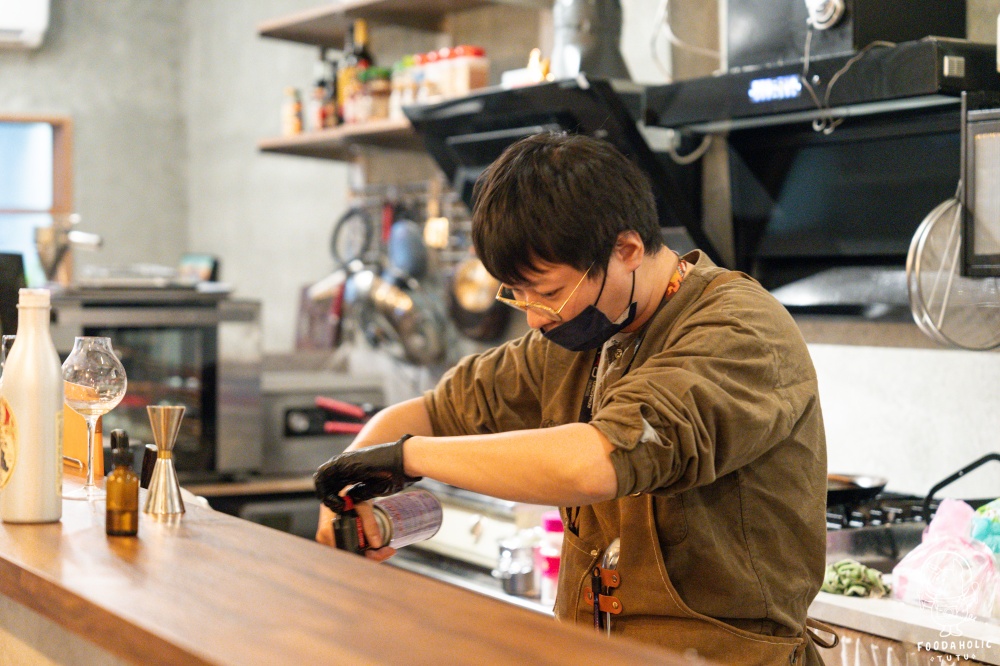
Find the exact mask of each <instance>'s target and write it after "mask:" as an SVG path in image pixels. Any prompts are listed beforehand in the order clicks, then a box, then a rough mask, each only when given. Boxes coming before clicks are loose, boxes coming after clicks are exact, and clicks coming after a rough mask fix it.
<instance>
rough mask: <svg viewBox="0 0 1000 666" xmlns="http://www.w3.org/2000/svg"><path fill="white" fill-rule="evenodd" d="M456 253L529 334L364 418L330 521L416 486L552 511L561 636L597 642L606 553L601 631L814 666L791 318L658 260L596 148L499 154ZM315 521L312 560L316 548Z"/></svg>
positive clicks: (818, 531)
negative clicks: (558, 551)
mask: <svg viewBox="0 0 1000 666" xmlns="http://www.w3.org/2000/svg"><path fill="white" fill-rule="evenodd" d="M472 233H473V242H474V244H475V247H476V251H477V253H478V255H479V257H480V258H481V259H482V261H483V263H484V264H485V266H486V268H487V269H488V270H489V272H490V273H491V274H492V275H494V276H495V277H497V278H498V279H499V280H500V281H501V282H502V283H503V285H504V286H503V288H502V289H501V292H500V293H499V294H498V299H500V300H502V301H503V302H505V303H507V304H509V305H513V306H514V307H517V308H519V309H522V310H524V311H525V312H526V313H527V323H528V325H529V326H530V327H531V329H532V330H531V331H530V332H529V333H527V334H526V335H525V336H524V337H522V338H520V339H517V340H513V341H510V342H507V343H505V344H502V345H500V346H499V347H497V348H495V349H492V350H490V351H487V352H485V353H483V354H479V355H474V356H470V357H467V358H465V359H463V360H462V361H460V362H459V363H458V365H457V366H456V367H454V368H452V369H451V370H450V371H449V372H448V373H447V374H446V375H445V376H444V377H443V378H442V380H441V382H440V383H439V384H438V386H437V387H436V388H435V389H434V390H432V391H429V392H428V393H427V394H426V395H425V396H423V397H422V398H417V399H414V400H410V401H407V402H403V403H400V404H398V405H395V406H392V407H390V408H388V409H385V410H383V411H382V412H380V413H379V414H378V415H377V416H376V417H375V418H373V419H372V420H371V421H370V422H369V423H368V424H367V425H366V426H365V428H364V430H362V432H361V433H360V434H359V435H358V438H357V440H356V441H355V442H354V444H352V445H351V447H350V451H348V452H345V453H344V454H342V455H341V456H338V457H335V458H333V459H332V460H330V461H329V462H327V463H326V464H324V465H323V466H322V467H321V468H320V470H319V471H318V472H317V475H316V481H317V490H318V492H319V494H320V496H321V497H322V498H323V499H324V501H325V503H326V504H328V505H329V506H330V507H332V508H333V509H335V510H336V509H339V508H340V507H341V506H342V502H341V500H340V497H339V495H340V494H341V493H342V492H343V490H344V488H345V487H346V486H348V485H349V484H353V483H359V484H361V485H358V486H356V487H355V488H354V489H353V490H352V491H351V494H352V497H354V499H357V500H365V499H370V498H372V497H375V496H377V495H380V494H389V493H393V492H398V491H399V490H401V489H402V488H403V487H405V486H406V485H408V484H409V483H411V482H413V481H415V480H416V479H417V477H423V476H428V477H431V478H434V479H437V480H439V481H443V482H445V483H449V484H452V485H455V486H459V487H461V488H466V489H469V490H472V491H475V492H479V493H484V494H487V495H492V496H495V497H500V498H503V499H507V500H514V501H519V502H531V503H536V504H551V505H557V506H561V507H565V508H563V509H562V514H563V520H564V523H565V525H566V532H565V541H564V547H563V553H562V563H561V570H560V577H559V590H558V597H557V600H556V608H555V612H556V616H557V617H558V618H559V619H561V620H564V621H573V622H580V623H593V618H594V615H595V614H594V601H593V597H592V596H591V597H590V598H589V599H588V594H587V593H588V591H589V590H591V589H592V587H591V586H592V580H591V576H592V574H593V568H594V567H595V566H596V565H598V564H599V563H600V559H601V555H602V554H603V552H604V550H605V549H606V548H607V547H608V546H609V545H610V544H611V542H612V541H613V540H615V539H616V538H617V539H620V555H619V559H618V567H617V572H618V574H619V576H620V581H619V583H618V586H617V587H612V588H611V589H610V594H603V595H600V596H599V599H598V603H599V604H600V605H601V606H602V607H603V608H605V609H607V610H609V611H611V612H612V613H613V614H612V619H611V631H612V633H616V634H621V635H624V636H630V637H633V638H636V639H638V640H643V641H647V642H650V643H655V644H659V645H662V646H665V647H668V648H672V649H674V650H691V649H693V650H696V651H697V652H698V653H699V654H701V655H702V656H704V657H706V658H709V659H713V660H717V661H720V662H723V663H747V664H765V663H778V662H781V663H789V662H791V663H802V662H803V660H805V661H806V662H808V663H821V662H820V660H819V659H820V658H819V655H818V653H817V652H816V649H815V647H814V646H813V643H812V641H811V640H810V638H809V636H808V635H807V633H806V628H805V623H806V610H807V608H808V606H809V603H810V602H811V601H812V599H813V597H814V596H815V595H816V593H817V591H818V589H819V587H820V584H821V582H822V579H823V572H824V564H825V549H826V533H825V532H826V527H825V504H826V445H825V440H824V433H823V423H822V416H821V413H820V404H819V397H818V393H817V384H816V376H815V371H814V369H813V366H812V362H811V361H810V358H809V354H808V351H807V349H806V345H805V343H804V341H803V340H802V337H801V335H800V334H799V331H798V329H797V328H796V326H795V324H794V322H793V321H792V319H791V317H790V316H789V315H788V313H787V312H786V311H785V310H784V309H783V308H782V307H781V306H780V305H779V304H778V303H777V302H776V301H775V300H774V299H773V298H772V297H771V296H770V295H769V294H768V293H767V292H766V291H765V290H764V289H762V288H761V287H760V285H758V284H757V283H756V282H755V281H753V280H751V279H750V278H748V277H746V276H745V275H743V274H741V273H735V272H731V271H726V270H724V269H722V268H718V267H716V266H714V265H713V264H712V262H711V261H710V260H709V259H708V258H707V257H706V256H705V255H704V254H703V253H700V252H692V253H691V254H689V255H686V256H685V257H683V258H680V257H678V256H677V255H676V254H675V253H673V252H672V251H670V250H669V249H668V248H666V247H664V246H663V244H662V241H661V239H660V230H659V227H658V224H657V217H656V210H655V203H654V201H653V196H652V193H651V190H650V187H649V184H648V182H647V181H646V180H645V177H644V176H643V174H642V173H641V172H640V171H639V170H638V169H637V168H636V167H635V166H634V165H633V164H632V163H631V162H629V161H628V160H627V159H626V158H624V157H623V156H622V155H621V154H620V153H618V152H617V151H616V150H615V149H614V148H613V147H612V146H611V145H610V144H608V143H606V142H602V141H598V140H594V139H590V138H586V137H580V136H566V135H551V134H548V135H537V136H533V137H529V138H527V139H524V140H522V141H520V142H518V143H516V144H514V145H513V146H511V147H510V148H508V149H507V150H506V151H505V152H504V154H503V155H502V156H501V157H500V158H499V159H498V160H497V161H496V162H495V163H494V164H493V165H491V166H490V167H489V168H488V169H487V170H486V172H485V173H484V174H483V176H482V177H481V178H480V180H479V182H478V183H477V200H476V206H475V210H474V212H473V232H472ZM394 440H396V441H394ZM385 442H391V443H389V444H385ZM379 444H381V446H373V445H379ZM361 514H362V520H363V523H364V529H365V532H366V535H367V536H368V537H369V539H371V540H372V541H373V542H374V543H373V545H374V546H381V545H382V544H381V543H380V542H379V540H378V536H377V535H378V532H377V530H376V529H375V528H374V525H373V523H372V521H371V517H370V509H368V508H367V507H363V510H362V511H361ZM331 517H332V513H331V512H330V511H329V510H327V509H325V508H324V509H323V510H322V515H321V520H320V527H319V530H318V533H317V540H319V541H321V542H324V543H331V542H332V537H331V533H330V527H329V522H330V518H331ZM391 553H392V550H391V549H387V548H382V549H379V550H375V551H372V552H370V553H369V556H371V557H374V558H375V559H384V558H385V557H387V556H388V555H391ZM607 582H608V581H605V583H606V584H607ZM601 597H605V598H604V599H601ZM613 604H618V606H613Z"/></svg>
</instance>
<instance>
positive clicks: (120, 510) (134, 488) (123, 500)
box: [105, 430, 139, 536]
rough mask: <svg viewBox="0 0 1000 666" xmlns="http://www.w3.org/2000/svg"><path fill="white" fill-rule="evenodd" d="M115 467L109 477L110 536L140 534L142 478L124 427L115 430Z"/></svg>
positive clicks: (112, 442) (106, 519) (113, 460)
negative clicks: (134, 468)
mask: <svg viewBox="0 0 1000 666" xmlns="http://www.w3.org/2000/svg"><path fill="white" fill-rule="evenodd" d="M111 463H112V466H113V469H112V470H111V473H110V474H108V477H107V479H106V480H105V484H106V489H107V493H108V497H107V514H106V517H105V532H106V533H107V535H108V536H136V535H137V534H138V533H139V477H138V476H136V474H135V472H133V471H132V452H131V451H130V450H129V447H128V435H127V434H126V433H125V431H124V430H115V431H114V432H112V433H111Z"/></svg>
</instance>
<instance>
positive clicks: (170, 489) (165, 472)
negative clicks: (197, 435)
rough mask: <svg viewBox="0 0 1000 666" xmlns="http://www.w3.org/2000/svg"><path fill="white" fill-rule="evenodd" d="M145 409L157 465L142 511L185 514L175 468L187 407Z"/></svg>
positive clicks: (157, 513)
mask: <svg viewBox="0 0 1000 666" xmlns="http://www.w3.org/2000/svg"><path fill="white" fill-rule="evenodd" d="M146 411H147V412H148V413H149V423H150V425H151V426H153V441H154V442H155V443H156V465H155V466H154V467H153V476H152V478H150V480H149V491H148V492H147V493H146V506H144V507H143V509H142V510H143V511H144V512H145V513H149V514H152V515H154V516H173V515H179V514H182V513H184V500H183V499H181V484H180V483H179V482H178V481H177V470H176V469H174V443H175V442H176V441H177V433H178V431H179V430H180V429H181V419H183V418H184V407H175V406H155V407H154V406H149V407H146Z"/></svg>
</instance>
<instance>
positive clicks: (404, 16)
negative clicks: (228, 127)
mask: <svg viewBox="0 0 1000 666" xmlns="http://www.w3.org/2000/svg"><path fill="white" fill-rule="evenodd" d="M498 4H507V5H521V6H525V7H531V8H533V9H543V8H546V7H551V6H552V2H551V0H344V1H343V2H341V3H339V4H334V5H324V6H322V7H316V8H314V9H308V10H305V11H301V12H297V13H295V14H289V15H287V16H283V17H279V18H275V19H271V20H268V21H264V22H263V23H260V24H258V26H257V34H259V35H260V36H261V37H271V38H273V39H283V40H286V41H290V42H299V43H301V44H312V45H314V46H325V47H330V48H337V49H339V48H343V46H344V36H345V34H346V29H347V26H349V25H350V24H351V21H353V20H354V19H359V18H360V19H366V20H368V21H370V22H372V23H377V24H383V25H400V26H405V27H408V28H415V29H417V30H430V31H440V30H441V22H442V20H443V19H444V17H445V15H446V14H450V13H452V12H459V11H463V10H466V9H472V8H475V7H483V6H486V5H498Z"/></svg>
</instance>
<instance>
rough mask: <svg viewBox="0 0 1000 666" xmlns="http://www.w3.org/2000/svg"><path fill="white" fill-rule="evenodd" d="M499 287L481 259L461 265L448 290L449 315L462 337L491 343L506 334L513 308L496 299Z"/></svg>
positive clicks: (467, 260)
mask: <svg viewBox="0 0 1000 666" xmlns="http://www.w3.org/2000/svg"><path fill="white" fill-rule="evenodd" d="M499 288H500V282H499V281H498V280H497V279H496V278H494V277H493V276H492V275H490V274H489V272H487V270H486V267H485V266H483V262H482V261H480V260H479V258H478V257H470V258H468V259H466V260H464V261H463V262H462V263H460V264H459V265H458V268H456V269H455V273H454V275H453V276H452V278H451V283H450V285H449V288H448V315H449V317H450V318H451V320H452V322H454V324H455V326H456V328H458V330H459V331H460V332H461V333H462V334H463V335H465V336H466V337H468V338H471V339H473V340H476V341H478V342H491V341H494V340H497V339H498V338H499V337H500V336H501V335H502V334H503V332H504V330H505V329H506V328H507V323H508V321H510V312H511V309H510V308H508V307H507V306H505V305H504V304H503V303H500V302H498V301H497V300H496V293H497V290H498V289H499Z"/></svg>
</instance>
